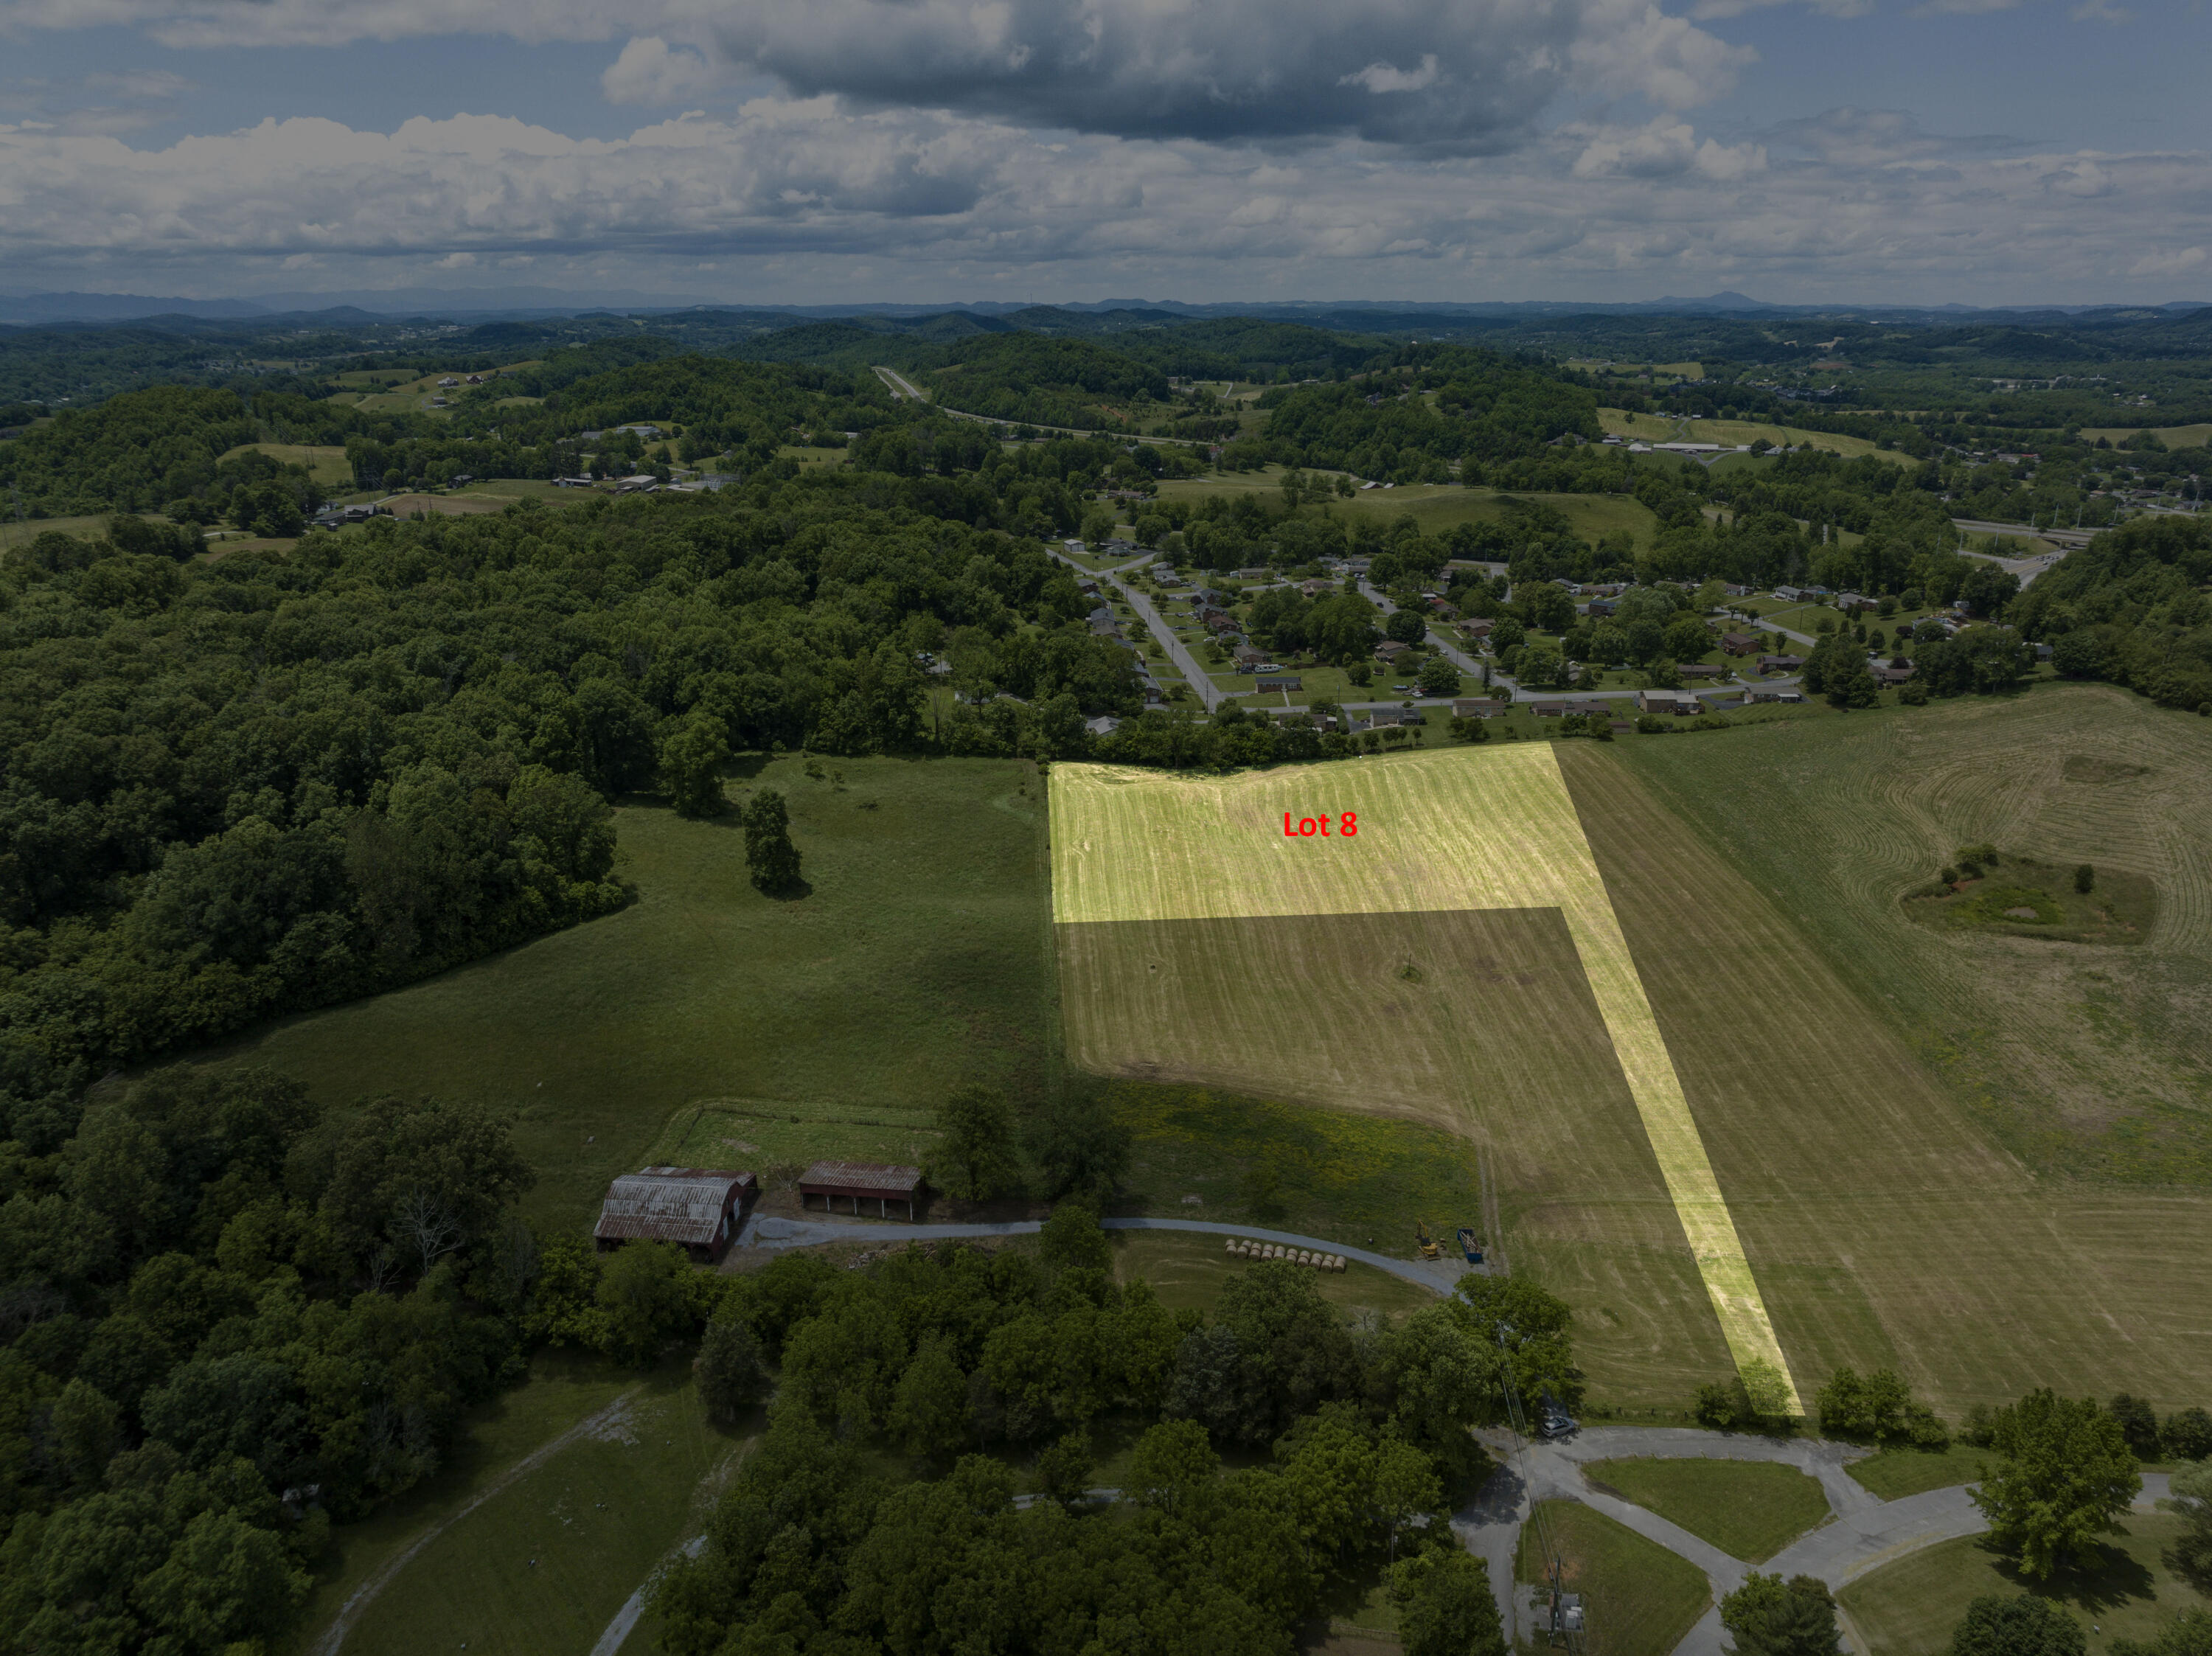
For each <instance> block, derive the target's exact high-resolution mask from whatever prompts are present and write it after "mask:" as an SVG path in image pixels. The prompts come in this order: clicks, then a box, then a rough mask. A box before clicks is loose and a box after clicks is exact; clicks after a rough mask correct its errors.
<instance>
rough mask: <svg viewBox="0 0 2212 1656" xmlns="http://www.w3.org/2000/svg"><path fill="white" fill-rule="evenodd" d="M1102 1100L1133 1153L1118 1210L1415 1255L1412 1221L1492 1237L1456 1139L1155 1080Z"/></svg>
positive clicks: (1462, 1145) (1118, 1089)
mask: <svg viewBox="0 0 2212 1656" xmlns="http://www.w3.org/2000/svg"><path fill="white" fill-rule="evenodd" d="M1106 1100H1107V1102H1108V1104H1109V1107H1111V1109H1112V1110H1113V1112H1114V1114H1115V1119H1118V1120H1119V1121H1121V1123H1122V1124H1123V1125H1125V1126H1127V1128H1128V1129H1129V1131H1130V1135H1131V1138H1132V1141H1133V1146H1134V1154H1133V1157H1132V1166H1131V1168H1130V1171H1129V1175H1128V1179H1127V1183H1126V1185H1125V1186H1124V1188H1123V1200H1122V1202H1121V1204H1119V1208H1120V1210H1123V1211H1127V1212H1130V1213H1159V1214H1179V1215H1182V1216H1184V1217H1188V1218H1194V1219H1213V1220H1220V1221H1223V1222H1229V1223H1240V1224H1254V1225H1261V1226H1265V1227H1266V1228H1268V1229H1270V1230H1287V1231H1292V1232H1295V1233H1297V1234H1299V1235H1303V1236H1324V1237H1328V1238H1329V1239H1331V1240H1335V1241H1340V1242H1343V1243H1345V1244H1346V1245H1347V1246H1350V1247H1366V1248H1371V1249H1373V1250H1374V1251H1376V1252H1377V1253H1388V1254H1392V1255H1395V1256H1396V1257H1398V1258H1401V1259H1412V1258H1413V1254H1414V1247H1415V1239H1414V1234H1413V1225H1414V1222H1415V1221H1416V1220H1420V1221H1424V1222H1426V1223H1427V1225H1428V1226H1429V1228H1430V1229H1431V1231H1436V1232H1440V1233H1442V1234H1444V1235H1446V1236H1449V1234H1450V1232H1451V1231H1453V1230H1455V1229H1456V1228H1458V1227H1460V1226H1462V1225H1471V1226H1473V1227H1474V1229H1475V1232H1476V1234H1479V1235H1480V1234H1484V1232H1485V1229H1486V1227H1485V1224H1484V1222H1483V1213H1482V1205H1483V1204H1482V1194H1481V1191H1480V1181H1479V1180H1478V1177H1477V1173H1478V1169H1477V1167H1476V1162H1475V1158H1474V1155H1473V1154H1472V1153H1471V1149H1470V1146H1469V1145H1468V1142H1467V1140H1466V1139H1465V1138H1464V1137H1461V1136H1460V1135H1458V1134H1456V1133H1454V1132H1449V1131H1444V1130H1443V1129H1441V1128H1438V1127H1434V1126H1429V1125H1424V1124H1422V1123H1419V1122H1415V1121H1408V1120H1399V1119H1389V1118H1385V1117H1381V1116H1376V1115H1371V1114H1366V1113H1354V1112H1352V1111H1346V1110H1338V1109H1328V1108H1322V1107H1315V1106H1311V1105H1301V1104H1283V1103H1274V1102H1268V1101H1261V1100H1258V1099H1253V1098H1248V1097H1244V1096H1241V1095H1237V1094H1234V1093H1223V1092H1214V1091H1208V1090H1207V1089H1204V1088H1199V1087H1182V1086H1175V1085H1171V1084H1169V1083H1158V1082H1136V1081H1121V1082H1115V1083H1111V1084H1110V1085H1109V1086H1108V1088H1107V1089H1106ZM1191 1198H1197V1199H1196V1200H1195V1201H1194V1200H1192V1199H1191Z"/></svg>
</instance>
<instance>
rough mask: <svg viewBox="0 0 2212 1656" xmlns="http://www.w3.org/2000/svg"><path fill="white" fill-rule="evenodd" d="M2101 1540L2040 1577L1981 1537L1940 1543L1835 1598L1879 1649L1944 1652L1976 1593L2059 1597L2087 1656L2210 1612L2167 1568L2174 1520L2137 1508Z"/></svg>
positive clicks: (1935, 1655)
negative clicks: (2085, 1554) (2122, 1529)
mask: <svg viewBox="0 0 2212 1656" xmlns="http://www.w3.org/2000/svg"><path fill="white" fill-rule="evenodd" d="M2126 1529H2127V1533H2126V1534H2124V1535H2120V1536H2114V1537H2112V1538H2108V1539H2107V1540H2106V1542H2105V1543H2104V1544H2102V1545H2101V1546H2100V1547H2099V1548H2098V1549H2097V1550H2096V1552H2095V1553H2094V1554H2093V1556H2091V1558H2090V1559H2089V1561H2088V1562H2087V1564H2086V1566H2083V1567H2080V1568H2075V1569H2071V1570H2066V1571H2062V1572H2061V1573H2060V1574H2057V1575H2055V1576H2053V1577H2052V1578H2051V1580H2050V1581H2048V1582H2045V1583H2030V1582H2028V1581H2027V1580H2023V1579H2021V1576H2020V1575H2019V1574H2018V1573H2017V1572H2016V1571H2015V1569H2014V1568H2012V1566H2011V1564H2010V1563H2009V1562H2008V1561H2007V1560H2006V1559H2004V1558H2003V1557H2002V1556H2000V1555H1999V1554H1998V1553H1997V1552H1996V1550H1995V1549H1994V1548H1993V1547H1992V1546H1991V1545H1990V1543H1989V1542H1988V1540H1987V1539H1986V1538H1983V1537H1968V1538H1966V1539H1963V1540H1958V1541H1945V1542H1942V1543H1941V1544H1938V1545H1936V1546H1933V1547H1929V1548H1927V1549H1925V1550H1923V1551H1920V1552H1916V1553H1913V1554H1911V1555H1910V1556H1906V1557H1905V1558H1901V1559H1899V1561H1898V1562H1896V1563H1894V1564H1890V1565H1887V1566H1885V1567H1884V1568H1881V1569H1878V1570H1875V1571H1874V1572H1873V1573H1872V1574H1868V1575H1863V1576H1862V1577H1860V1578H1859V1579H1858V1580H1856V1581H1853V1582H1852V1583H1850V1585H1849V1586H1846V1587H1844V1590H1843V1591H1842V1592H1839V1593H1838V1594H1837V1595H1836V1597H1837V1598H1838V1601H1839V1602H1840V1603H1841V1604H1842V1605H1843V1607H1844V1611H1846V1612H1848V1613H1849V1615H1850V1618H1851V1620H1852V1621H1853V1622H1854V1623H1857V1626H1858V1628H1859V1630H1860V1631H1861V1632H1862V1633H1863V1634H1864V1635H1866V1638H1867V1640H1868V1641H1869V1643H1870V1644H1871V1645H1872V1646H1873V1647H1874V1648H1875V1650H1877V1651H1879V1652H1881V1656H1943V1653H1946V1652H1948V1651H1949V1649H1950V1648H1951V1630H1952V1629H1954V1628H1955V1627H1957V1626H1958V1624H1959V1621H1960V1617H1963V1616H1965V1615H1966V1606H1967V1605H1968V1604H1972V1602H1973V1601H1974V1600H1975V1599H1976V1598H1982V1597H1984V1595H1987V1594H1991V1593H1994V1594H1996V1595H1997V1596H1998V1597H2000V1598H2012V1597H2013V1596H2015V1594H2017V1593H2020V1592H2033V1594H2034V1595H2035V1596H2036V1597H2038V1598H2043V1599H2046V1600H2048V1601H2049V1602H2051V1603H2052V1604H2057V1605H2059V1606H2061V1607H2062V1608H2063V1609H2064V1610H2066V1611H2068V1612H2069V1613H2070V1614H2071V1615H2072V1616H2073V1617H2074V1619H2075V1621H2076V1622H2078V1623H2081V1634H2082V1638H2083V1641H2084V1643H2085V1645H2086V1647H2087V1650H2088V1652H2089V1653H2090V1656H2103V1653H2104V1652H2106V1651H2108V1650H2110V1649H2111V1648H2112V1644H2113V1641H2116V1640H2119V1639H2131V1640H2136V1641H2148V1640H2149V1639H2150V1638H2152V1637H2153V1636H2154V1635H2156V1634H2157V1633H2158V1631H2159V1630H2160V1629H2161V1628H2163V1627H2165V1626H2166V1624H2167V1623H2170V1622H2172V1620H2173V1619H2174V1618H2175V1617H2178V1616H2179V1615H2180V1613H2181V1612H2182V1611H2185V1610H2197V1609H2203V1610H2212V1598H2208V1597H2207V1596H2206V1595H2205V1594H2204V1593H2203V1592H2199V1591H2198V1590H2197V1588H2196V1587H2194V1586H2191V1584H2190V1583H2189V1582H2188V1581H2186V1580H2184V1579H2182V1578H2181V1577H2179V1576H2178V1575H2176V1574H2174V1573H2173V1572H2172V1570H2171V1569H2169V1568H2167V1566H2166V1559H2165V1556H2164V1555H2165V1553H2166V1550H2167V1549H2169V1548H2170V1547H2172V1544H2173V1543H2174V1542H2175V1541H2176V1540H2177V1539H2178V1538H2179V1536H2180V1533H2181V1529H2182V1522H2181V1520H2179V1519H2178V1518H2168V1517H2165V1516H2163V1515H2160V1516H2155V1517H2145V1516H2142V1515H2141V1514H2137V1515H2136V1516H2133V1517H2130V1519H2128V1520H2126Z"/></svg>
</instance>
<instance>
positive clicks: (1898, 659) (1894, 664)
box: [1867, 656, 1912, 686]
mask: <svg viewBox="0 0 2212 1656" xmlns="http://www.w3.org/2000/svg"><path fill="white" fill-rule="evenodd" d="M1867 670H1868V671H1869V672H1870V673H1872V674H1873V675H1874V682H1875V683H1877V684H1881V685H1884V686H1887V685H1892V684H1902V683H1904V682H1905V680H1906V679H1908V678H1911V676H1912V664H1911V662H1910V661H1907V660H1906V659H1905V658H1904V657H1903V656H1892V657H1891V658H1889V659H1888V660H1887V661H1886V662H1876V663H1875V664H1873V665H1872V666H1870V667H1869V668H1868V669H1867Z"/></svg>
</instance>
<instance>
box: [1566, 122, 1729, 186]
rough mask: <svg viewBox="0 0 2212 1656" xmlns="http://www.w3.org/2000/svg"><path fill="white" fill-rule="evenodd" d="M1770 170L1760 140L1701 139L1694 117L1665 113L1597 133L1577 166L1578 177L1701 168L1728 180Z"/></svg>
mask: <svg viewBox="0 0 2212 1656" xmlns="http://www.w3.org/2000/svg"><path fill="white" fill-rule="evenodd" d="M1765 170H1766V151H1765V149H1764V148H1762V147H1761V146H1760V145H1758V144H1753V143H1747V144H1734V145H1729V144H1722V143H1716V142H1715V141H1714V140H1712V139H1711V138H1707V139H1706V140H1705V142H1704V143H1699V142H1698V135H1697V134H1696V133H1695V132H1694V131H1693V130H1691V127H1690V124H1689V123H1688V122H1686V121H1674V120H1670V119H1668V118H1667V117H1665V116H1663V115H1662V116H1661V117H1660V118H1658V119H1657V120H1655V121H1653V122H1652V123H1651V124H1650V125H1648V126H1644V127H1639V128H1637V129H1634V130H1625V131H1624V130H1611V131H1605V132H1601V133H1599V134H1597V135H1596V136H1592V137H1591V138H1590V139H1589V142H1588V143H1586V144H1585V145H1584V146H1583V150H1582V153H1581V154H1580V155H1577V156H1576V157H1575V162H1574V167H1573V173H1574V176H1575V177H1577V178H1578V179H1606V178H1626V179H1671V178H1676V177H1679V176H1680V175H1682V174H1684V173H1697V174H1698V175H1699V176H1700V177H1702V178H1706V179H1712V180H1714V181H1715V182H1717V183H1722V184H1730V183H1734V182H1735V181H1736V180H1737V179H1742V178H1745V177H1747V176H1748V175H1749V174H1751V173H1763V172H1765Z"/></svg>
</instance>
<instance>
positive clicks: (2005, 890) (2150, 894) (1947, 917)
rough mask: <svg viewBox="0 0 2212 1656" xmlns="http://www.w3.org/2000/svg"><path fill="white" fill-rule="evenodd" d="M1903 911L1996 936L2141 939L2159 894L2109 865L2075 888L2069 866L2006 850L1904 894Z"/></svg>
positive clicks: (2146, 881)
mask: <svg viewBox="0 0 2212 1656" xmlns="http://www.w3.org/2000/svg"><path fill="white" fill-rule="evenodd" d="M1905 917H1906V918H1907V919H1911V920H1914V921H1917V923H1919V924H1920V925H1941V926H1947V927H1949V928H1952V929H1954V930H1960V929H1963V930H1967V931H1986V932H1991V933H1994V934H1996V935H1997V936H1999V937H2041V938H2045V939H2046V940H2053V941H2057V942H2063V943H2116V944H2127V943H2143V942H2147V941H2148V939H2149V937H2150V934H2151V931H2152V929H2153V928H2154V926H2155V925H2156V924H2157V917H2158V892H2157V888H2156V887H2155V886H2154V884H2153V883H2152V882H2151V879H2150V877H2149V876H2148V875H2145V874H2133V873H2130V872H2128V871H2126V870H2107V871H2106V874H2105V875H2104V877H2102V878H2101V879H2097V880H2095V882H2094V884H2093V889H2090V890H2089V891H2087V892H2080V891H2076V890H2075V889H2074V869H2073V867H2072V866H2070V865H2069V866H2067V867H2061V866H2059V865H2058V864H2054V863H2048V862H2040V861H2038V860H2037V859H2036V858H2033V857H2025V856H2008V857H2006V858H2004V860H2003V861H2002V863H2000V864H1998V865H1997V866H1996V867H1995V868H1993V869H1991V870H1989V871H1988V872H1987V873H1986V874H1984V875H1983V876H1982V877H1980V878H1979V879H1973V880H1967V881H1966V882H1964V883H1962V884H1961V885H1960V887H1958V888H1955V889H1954V888H1945V887H1941V886H1937V887H1935V888H1934V889H1933V890H1932V892H1931V895H1926V896H1917V897H1907V898H1906V899H1905Z"/></svg>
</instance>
